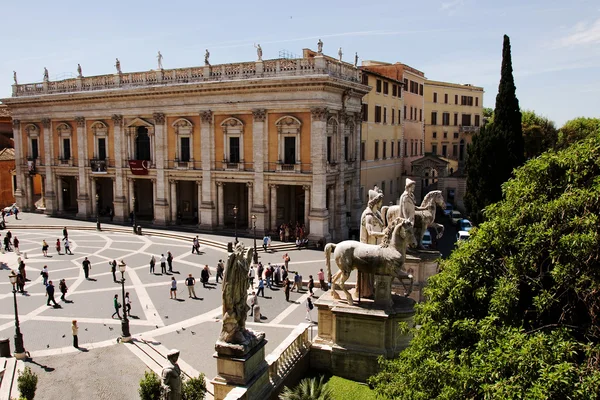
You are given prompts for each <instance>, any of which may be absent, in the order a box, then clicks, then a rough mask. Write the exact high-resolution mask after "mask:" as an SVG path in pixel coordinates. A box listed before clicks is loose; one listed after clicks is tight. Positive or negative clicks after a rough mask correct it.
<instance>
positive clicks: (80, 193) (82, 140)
mask: <svg viewBox="0 0 600 400" xmlns="http://www.w3.org/2000/svg"><path fill="white" fill-rule="evenodd" d="M75 122H76V123H77V169H78V179H77V218H81V219H86V218H88V217H89V216H90V196H89V194H88V187H87V181H88V180H87V176H86V167H87V162H88V159H87V157H86V154H85V153H86V151H85V149H86V148H87V132H86V129H85V118H84V117H75ZM59 196H60V194H59ZM95 201H96V200H95V199H91V203H92V205H93V206H92V207H95V205H94V203H95Z"/></svg>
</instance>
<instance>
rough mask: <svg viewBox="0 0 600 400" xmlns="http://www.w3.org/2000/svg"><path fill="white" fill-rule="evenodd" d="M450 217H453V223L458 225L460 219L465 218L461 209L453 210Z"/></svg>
mask: <svg viewBox="0 0 600 400" xmlns="http://www.w3.org/2000/svg"><path fill="white" fill-rule="evenodd" d="M450 218H451V219H452V225H458V221H460V220H461V219H463V218H462V214H461V213H460V211H456V210H454V211H452V214H451V217H450Z"/></svg>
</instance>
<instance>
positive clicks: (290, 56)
mask: <svg viewBox="0 0 600 400" xmlns="http://www.w3.org/2000/svg"><path fill="white" fill-rule="evenodd" d="M279 58H288V59H293V58H300V57H298V55H297V54H294V53H292V52H291V51H289V50H285V49H283V50H279Z"/></svg>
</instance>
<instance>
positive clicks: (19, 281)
mask: <svg viewBox="0 0 600 400" xmlns="http://www.w3.org/2000/svg"><path fill="white" fill-rule="evenodd" d="M17 290H18V291H19V292H20V293H22V294H25V278H23V275H21V273H20V272H19V273H18V274H17Z"/></svg>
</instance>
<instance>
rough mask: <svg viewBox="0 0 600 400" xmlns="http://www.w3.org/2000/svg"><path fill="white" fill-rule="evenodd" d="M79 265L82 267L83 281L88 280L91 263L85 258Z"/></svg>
mask: <svg viewBox="0 0 600 400" xmlns="http://www.w3.org/2000/svg"><path fill="white" fill-rule="evenodd" d="M81 265H82V266H83V273H84V275H85V279H88V280H89V279H90V270H91V269H92V263H91V262H90V260H88V258H87V257H86V258H85V259H84V260H83V262H82V263H81Z"/></svg>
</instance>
